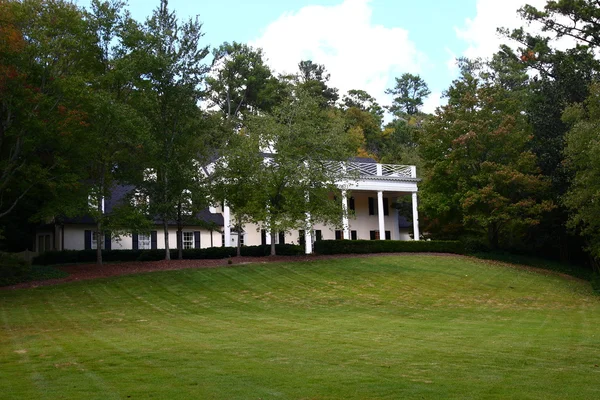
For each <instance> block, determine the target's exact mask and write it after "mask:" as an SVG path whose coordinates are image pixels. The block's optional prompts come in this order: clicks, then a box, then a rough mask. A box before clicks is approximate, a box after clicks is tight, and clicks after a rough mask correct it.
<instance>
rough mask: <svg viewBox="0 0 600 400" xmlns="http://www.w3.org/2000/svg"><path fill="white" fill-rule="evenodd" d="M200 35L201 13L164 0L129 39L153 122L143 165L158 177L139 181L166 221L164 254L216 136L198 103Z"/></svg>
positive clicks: (144, 107)
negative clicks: (183, 17)
mask: <svg viewBox="0 0 600 400" xmlns="http://www.w3.org/2000/svg"><path fill="white" fill-rule="evenodd" d="M202 36H203V33H202V24H201V23H200V22H199V21H198V18H195V19H190V20H188V21H187V22H184V23H180V22H179V21H178V19H177V16H176V15H175V13H174V12H171V11H169V9H168V2H167V1H166V0H162V1H161V3H160V6H159V7H158V8H157V9H156V10H155V11H154V13H153V15H152V17H150V18H149V19H148V20H147V21H146V24H145V26H144V27H143V29H142V30H141V31H139V30H138V32H137V33H136V32H134V33H132V34H131V35H130V36H129V37H128V38H127V39H126V41H125V43H126V44H127V46H128V51H127V54H128V58H130V59H131V60H132V62H133V63H134V64H135V65H136V68H137V71H138V79H137V80H136V82H135V85H136V86H137V88H136V90H137V92H138V93H137V96H138V97H137V104H138V107H139V110H140V111H141V112H142V113H143V115H145V117H146V118H147V119H148V120H149V121H150V126H151V130H150V134H151V141H150V142H149V143H147V144H146V147H145V154H146V159H145V160H144V162H143V163H141V164H140V167H141V168H140V169H141V170H147V171H151V172H152V173H154V174H155V176H156V179H154V180H146V181H141V182H140V183H139V184H140V187H141V188H142V190H143V191H144V192H145V193H146V194H148V195H149V197H150V210H151V212H152V213H153V215H156V216H157V217H158V218H159V219H160V220H161V222H162V225H163V230H164V234H165V259H170V244H169V236H168V230H169V220H174V219H176V218H178V215H179V214H178V213H177V210H178V209H180V208H181V204H182V201H187V200H186V199H185V198H184V197H182V193H183V192H184V191H185V190H192V188H193V187H195V186H194V182H193V181H192V180H190V178H191V177H193V176H196V175H197V174H198V173H199V171H198V166H199V165H202V164H203V163H204V158H205V157H207V156H208V153H209V151H210V146H206V145H205V143H209V144H210V143H211V141H212V139H210V138H208V136H210V134H211V131H209V130H205V129H203V127H202V125H203V120H204V119H205V116H204V114H203V113H202V112H201V111H200V110H199V108H198V103H199V101H200V100H201V99H202V92H201V90H200V84H201V83H202V81H203V78H204V76H205V74H206V73H207V72H208V69H209V68H208V66H206V65H205V64H204V63H203V60H204V58H205V57H206V56H207V55H208V53H209V51H208V48H207V47H206V46H201V45H200V41H201V38H202ZM205 139H206V140H205ZM193 160H196V161H197V163H196V162H194V161H193Z"/></svg>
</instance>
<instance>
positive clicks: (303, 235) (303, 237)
mask: <svg viewBox="0 0 600 400" xmlns="http://www.w3.org/2000/svg"><path fill="white" fill-rule="evenodd" d="M298 244H299V245H300V246H304V245H305V244H306V231H304V229H300V230H299V231H298Z"/></svg>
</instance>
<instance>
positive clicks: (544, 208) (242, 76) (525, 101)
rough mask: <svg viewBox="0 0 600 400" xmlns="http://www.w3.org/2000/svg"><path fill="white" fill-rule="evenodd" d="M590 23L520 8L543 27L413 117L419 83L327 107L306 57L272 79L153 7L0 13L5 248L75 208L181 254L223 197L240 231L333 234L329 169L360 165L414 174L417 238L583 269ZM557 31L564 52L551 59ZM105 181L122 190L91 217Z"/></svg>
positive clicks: (561, 10) (591, 245) (236, 51)
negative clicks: (318, 228)
mask: <svg viewBox="0 0 600 400" xmlns="http://www.w3.org/2000/svg"><path fill="white" fill-rule="evenodd" d="M599 13H600V12H599V11H598V10H597V8H596V7H595V4H594V2H592V1H581V2H572V1H566V0H559V1H552V2H548V4H547V5H546V6H545V8H544V9H541V10H538V9H536V8H534V7H531V6H525V7H523V8H522V9H521V10H520V11H519V14H520V16H521V17H522V18H523V21H524V23H526V22H533V23H538V24H539V25H540V26H542V27H543V32H542V33H541V34H535V33H533V32H529V31H528V30H527V28H521V29H516V30H513V31H508V30H502V29H500V32H501V33H502V34H503V35H505V36H506V37H507V38H509V39H510V41H511V43H512V45H511V46H506V45H504V46H501V47H500V48H499V50H498V51H497V52H496V53H495V54H494V55H493V57H491V58H490V59H487V60H467V59H461V60H459V66H460V76H459V77H458V78H457V79H455V80H454V81H453V82H452V84H451V85H450V87H449V88H448V89H447V90H446V92H445V96H446V99H447V104H446V105H444V106H442V107H440V108H438V110H437V111H436V112H435V114H433V115H427V114H425V113H423V112H422V106H423V101H424V99H425V98H426V97H427V96H428V95H429V94H430V91H429V89H428V87H427V84H426V83H425V82H424V81H423V79H421V78H420V77H419V76H417V75H413V74H403V75H402V76H400V77H398V78H396V79H395V83H394V86H393V87H392V88H390V89H388V90H387V93H388V94H389V95H390V96H391V98H392V103H391V105H390V106H388V107H383V106H381V105H380V104H378V102H377V101H376V99H375V98H374V97H372V96H371V95H370V94H369V93H367V92H365V91H363V90H359V89H356V90H350V91H349V92H348V93H346V94H343V95H342V96H340V94H339V92H338V90H337V89H336V88H335V87H332V86H331V84H330V82H329V79H330V76H329V74H328V72H327V70H326V67H325V66H323V65H320V64H317V63H314V62H313V61H310V60H301V61H300V62H299V64H298V70H297V72H296V73H294V74H290V75H281V74H276V73H275V72H274V71H272V70H271V69H270V68H269V66H268V64H267V62H266V60H265V57H264V54H263V52H262V50H261V49H256V48H252V47H251V46H248V45H246V44H241V43H236V42H232V43H228V42H226V43H223V44H221V45H219V46H217V47H215V48H212V49H211V48H210V47H209V46H208V45H207V44H206V43H204V41H203V31H202V23H201V22H200V21H199V20H198V19H197V18H191V19H189V20H181V19H179V18H178V17H177V15H176V13H175V12H174V11H172V10H171V9H169V6H168V2H167V1H166V0H162V1H161V2H160V5H159V6H158V7H157V8H156V9H155V10H154V12H153V13H152V15H151V16H150V17H149V18H147V20H145V21H143V22H140V21H136V20H134V19H133V18H132V17H131V16H130V14H129V13H128V11H127V8H126V5H125V4H124V3H122V2H120V1H118V0H111V1H99V0H94V1H93V2H92V4H91V7H90V8H89V9H83V8H81V7H78V6H77V5H74V4H71V3H69V2H67V1H63V0H53V1H42V0H23V1H16V0H0V174H1V175H2V176H1V180H0V229H2V231H3V235H4V237H3V239H2V242H1V244H2V246H3V247H4V248H6V249H9V250H10V249H13V250H15V249H18V248H19V247H20V246H23V243H27V239H28V238H29V236H30V234H31V229H33V226H34V223H39V222H40V221H49V220H50V219H52V218H55V219H56V218H60V216H76V215H82V214H88V215H91V216H92V217H93V218H94V220H95V221H96V224H97V227H96V231H97V234H96V235H95V236H96V240H98V243H99V244H100V240H101V239H100V238H101V235H102V233H103V232H111V233H112V234H113V235H119V234H122V233H127V232H130V231H131V230H132V229H134V230H138V231H140V232H141V231H144V230H148V229H149V226H150V224H151V223H152V221H153V220H156V221H160V222H161V224H162V225H163V229H164V230H165V231H166V230H167V229H168V225H169V223H171V222H172V221H175V222H176V224H177V227H178V236H177V237H178V240H177V243H176V244H173V245H176V246H177V247H178V248H179V249H181V242H182V238H181V231H182V228H183V227H184V226H185V225H189V224H201V223H202V221H197V220H195V216H196V215H197V212H198V211H199V210H201V209H203V208H205V207H206V206H207V205H208V204H215V203H222V202H223V200H224V199H227V202H228V205H229V206H230V208H231V210H232V213H233V215H234V216H235V218H236V220H235V221H234V226H235V228H236V229H241V226H243V224H245V223H248V222H260V223H261V224H263V226H264V227H265V228H267V230H268V231H269V232H271V234H272V235H275V233H276V232H278V231H285V230H289V229H300V228H302V224H304V223H306V220H307V219H308V220H311V221H313V222H318V221H323V222H330V223H332V224H334V225H335V224H339V223H340V221H341V218H340V215H341V213H342V210H341V205H340V204H338V203H339V202H337V201H333V198H335V196H332V194H333V195H336V194H337V195H338V196H337V197H338V198H339V195H340V193H339V190H340V188H336V187H334V185H329V184H327V182H334V181H335V178H336V177H335V176H333V175H332V174H333V172H332V169H331V168H327V165H326V163H325V161H336V160H340V161H341V160H347V159H348V157H351V156H362V157H372V158H375V159H376V160H378V161H379V162H382V163H398V164H409V165H416V166H417V170H418V171H420V172H419V173H420V177H421V178H422V179H423V182H422V183H421V186H420V187H421V189H422V190H421V192H420V194H419V195H420V200H421V201H420V205H421V208H422V209H421V220H422V223H423V225H424V226H423V227H422V229H421V230H422V231H423V232H425V233H426V234H427V235H428V236H429V237H432V238H451V239H459V238H460V239H462V240H464V241H465V242H466V243H468V245H469V246H471V247H472V248H475V249H483V248H486V249H487V248H491V249H506V250H510V251H519V252H527V253H535V254H544V255H548V256H551V257H554V258H559V259H562V260H571V261H581V260H582V258H583V257H585V256H586V255H589V256H591V260H595V259H596V258H597V257H598V256H600V217H598V215H600V213H598V212H597V210H596V207H598V205H597V203H598V202H599V200H598V199H596V197H597V196H598V194H597V193H600V190H599V189H598V185H599V184H598V183H597V182H598V179H596V176H597V175H599V174H600V167H599V166H598V165H597V164H598V163H597V161H596V157H595V155H596V153H597V152H596V146H597V144H596V142H597V141H598V139H597V137H598V136H597V135H598V133H597V130H596V126H597V120H598V118H600V113H599V112H598V106H597V101H598V100H597V99H598V91H599V90H600V89H599V88H598V84H597V82H596V80H597V75H598V71H599V70H600V68H599V64H598V60H597V57H596V56H595V52H596V51H597V46H598V44H599V43H598V42H599V40H600V38H599V37H598V34H597V31H598V24H597V21H598V17H599V15H598V14H599ZM565 17H567V18H565ZM565 21H568V22H565ZM554 37H559V38H560V37H570V38H572V39H574V40H575V42H576V43H577V44H576V46H574V47H572V48H569V49H566V50H560V49H558V48H556V46H555V45H554V44H553V41H552V40H551V39H552V38H554ZM386 112H387V113H388V115H389V116H390V117H389V118H387V121H389V122H385V121H384V115H385V113H386ZM274 147H276V150H277V151H276V152H272V151H271V150H275V149H274ZM266 154H271V155H266ZM210 163H213V166H214V170H212V171H206V172H207V173H206V174H199V173H198V171H199V170H202V168H204V167H205V166H206V165H209V164H210ZM315 182H322V184H321V185H316V184H315ZM117 183H125V184H130V185H132V186H134V187H136V188H137V189H136V191H135V192H134V194H133V197H132V198H131V199H130V201H126V202H123V206H122V207H119V208H118V209H115V210H112V212H111V213H105V212H104V211H105V210H103V205H102V198H105V197H107V196H108V195H109V194H110V193H111V191H112V190H113V188H114V186H115V185H116V184H117ZM256 188H261V190H256ZM406 205H407V204H402V203H399V204H396V205H395V206H396V207H398V208H400V209H401V210H402V211H403V212H404V213H405V214H408V213H410V207H406ZM406 216H409V215H406ZM28 224H29V225H28ZM25 226H29V227H30V228H29V230H28V229H24V227H25ZM207 229H211V230H216V229H218V227H215V226H207ZM273 243H274V240H273ZM171 245H172V244H169V243H167V247H170V246H171ZM97 247H98V248H100V247H101V246H100V245H98V246H97ZM584 251H585V252H584ZM98 254H99V257H101V252H100V251H99V252H98ZM168 254H169V252H168V249H167V251H166V256H167V257H168Z"/></svg>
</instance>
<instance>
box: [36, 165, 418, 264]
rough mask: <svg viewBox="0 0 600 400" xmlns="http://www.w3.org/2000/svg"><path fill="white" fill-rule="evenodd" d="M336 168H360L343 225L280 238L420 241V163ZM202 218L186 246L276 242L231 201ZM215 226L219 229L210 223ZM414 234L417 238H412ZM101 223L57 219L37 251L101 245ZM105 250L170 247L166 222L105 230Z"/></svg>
mask: <svg viewBox="0 0 600 400" xmlns="http://www.w3.org/2000/svg"><path fill="white" fill-rule="evenodd" d="M331 167H332V168H347V169H348V170H349V171H351V172H354V174H355V176H356V178H355V179H353V180H349V181H345V182H339V186H340V187H341V188H344V190H343V191H342V198H341V199H337V200H338V201H340V202H341V205H342V209H343V210H344V213H343V217H342V221H340V222H341V223H340V226H341V227H342V228H341V229H338V228H335V227H329V226H325V225H323V224H314V225H311V224H310V222H309V221H310V216H307V221H306V226H305V229H299V230H292V231H289V232H280V233H278V234H277V235H276V242H277V243H288V244H300V245H303V246H304V248H305V252H306V253H307V254H310V253H312V252H313V243H314V241H315V240H333V239H339V240H342V239H346V240H411V239H413V238H414V240H419V235H420V233H419V216H418V204H417V193H418V182H419V179H417V177H416V168H415V167H414V166H404V165H394V164H379V163H377V162H375V160H372V159H369V158H355V159H353V160H352V161H350V162H349V163H346V164H345V165H344V166H341V165H335V164H332V166H331ZM134 191H135V188H133V187H131V186H118V187H116V188H115V189H114V190H113V193H112V196H111V197H110V198H108V199H105V204H104V206H103V210H104V212H106V213H110V212H111V211H112V209H113V208H114V207H115V206H116V205H118V204H119V203H120V202H123V201H128V200H127V199H129V198H130V197H131V195H132V193H133V192H134ZM399 203H403V204H410V205H411V208H412V218H411V221H408V220H407V219H406V216H404V215H400V213H399V209H398V207H397V204H399ZM195 219H196V220H198V221H201V222H203V224H202V225H201V226H200V225H199V226H193V225H191V226H184V228H183V233H182V245H183V248H184V249H191V248H208V247H219V246H230V247H235V246H237V243H238V241H241V244H242V245H260V244H271V235H270V233H269V232H267V231H265V230H264V229H261V227H260V226H258V225H255V224H247V225H246V226H244V228H243V232H242V233H241V234H240V235H238V233H237V232H235V230H234V229H233V225H232V215H231V212H230V210H229V207H228V206H227V204H226V202H225V204H224V205H219V206H218V207H210V208H206V209H204V210H203V211H202V212H201V213H199V214H198V215H197V216H196V218H195ZM208 225H210V226H213V227H214V229H213V230H208V229H206V226H208ZM411 234H412V238H411ZM168 235H169V245H170V247H171V248H176V246H177V226H176V224H175V222H170V223H169V233H168ZM95 239H96V238H95V224H94V221H93V219H92V218H91V217H89V216H82V217H77V218H63V219H57V220H55V221H54V222H53V223H51V224H48V225H44V226H42V227H40V228H39V229H38V231H37V233H36V237H35V251H36V252H38V253H41V252H44V251H49V250H86V249H95V248H96V245H97V244H96V243H97V241H96V240H95ZM102 245H103V247H104V249H107V250H108V249H111V250H131V249H134V250H137V249H139V250H142V249H164V248H165V234H164V229H163V227H162V222H160V221H155V229H152V230H151V231H150V232H146V233H135V232H132V233H131V234H129V235H125V236H121V237H117V238H115V237H111V236H110V235H108V234H106V235H104V238H103V240H102Z"/></svg>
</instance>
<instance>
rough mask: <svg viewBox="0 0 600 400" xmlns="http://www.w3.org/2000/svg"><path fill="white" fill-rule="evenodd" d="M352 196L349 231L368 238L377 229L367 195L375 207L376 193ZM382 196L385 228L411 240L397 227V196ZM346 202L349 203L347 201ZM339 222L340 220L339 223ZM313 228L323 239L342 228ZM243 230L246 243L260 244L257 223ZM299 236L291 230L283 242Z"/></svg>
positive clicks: (396, 237) (331, 237) (398, 237)
mask: <svg viewBox="0 0 600 400" xmlns="http://www.w3.org/2000/svg"><path fill="white" fill-rule="evenodd" d="M352 197H354V206H355V211H354V212H353V213H352V212H351V213H352V215H351V216H350V218H349V220H348V224H349V227H350V231H356V233H357V239H359V240H370V238H371V231H378V230H379V217H378V214H377V209H375V213H374V215H369V197H373V198H374V203H375V207H377V193H373V192H356V193H353V194H352ZM383 197H384V198H387V199H388V207H389V215H387V216H385V217H384V224H385V230H386V231H390V234H391V239H392V240H411V237H410V234H409V231H410V230H409V229H408V228H402V229H400V228H399V223H398V214H397V211H396V210H395V209H394V208H392V207H391V205H392V203H393V202H394V201H395V200H396V197H397V196H396V195H394V194H392V193H390V195H386V194H385V193H384V196H383ZM340 201H341V200H340ZM348 204H350V203H349V201H348ZM341 223H342V221H340V225H341ZM313 230H315V231H316V230H320V231H321V235H322V238H323V240H334V239H335V231H336V230H342V228H341V227H340V228H335V227H329V226H326V225H324V224H315V225H314V226H313ZM244 231H245V232H246V236H245V239H246V240H245V244H246V245H259V244H261V233H260V228H259V227H258V226H257V225H255V224H247V225H246V226H244ZM299 238H300V233H299V231H298V230H293V231H290V232H287V233H286V235H285V242H286V243H288V244H290V243H293V244H299ZM313 239H314V238H313ZM277 243H279V240H277Z"/></svg>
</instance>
